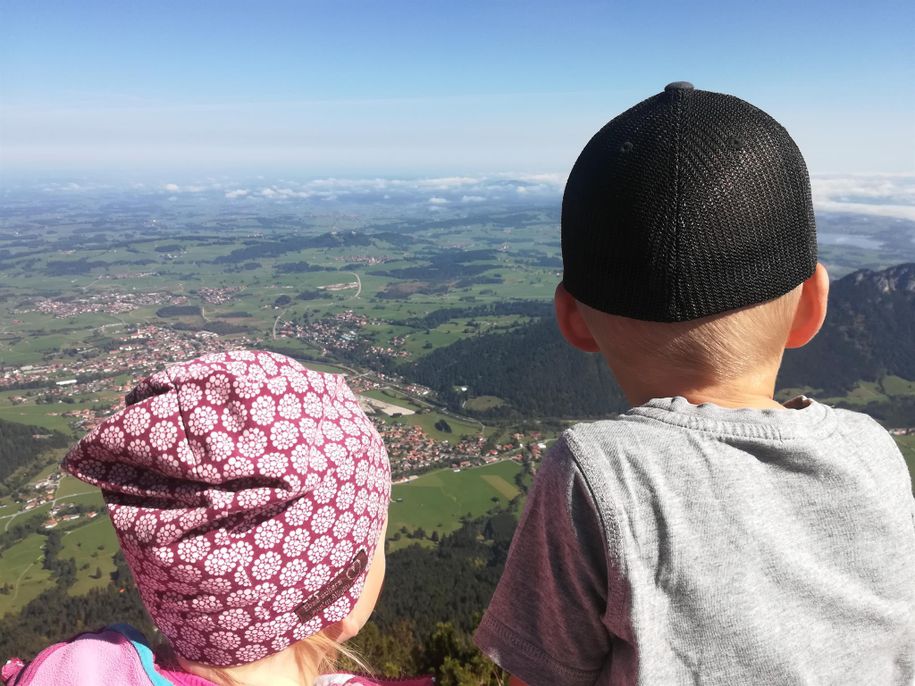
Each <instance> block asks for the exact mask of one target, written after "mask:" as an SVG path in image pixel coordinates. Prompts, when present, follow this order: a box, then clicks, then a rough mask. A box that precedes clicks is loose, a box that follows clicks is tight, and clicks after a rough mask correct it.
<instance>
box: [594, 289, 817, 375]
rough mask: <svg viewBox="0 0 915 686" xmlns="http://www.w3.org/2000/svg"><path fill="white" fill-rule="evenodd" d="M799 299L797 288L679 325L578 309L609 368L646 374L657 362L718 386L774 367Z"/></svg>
mask: <svg viewBox="0 0 915 686" xmlns="http://www.w3.org/2000/svg"><path fill="white" fill-rule="evenodd" d="M800 293H801V287H800V286H798V287H797V288H794V289H792V290H791V291H789V292H787V293H785V294H784V295H782V296H779V297H778V298H774V299H772V300H768V301H766V302H763V303H758V304H756V305H749V306H747V307H742V308H739V309H736V310H729V311H727V312H722V313H720V314H715V315H711V316H708V317H703V318H701V319H694V320H690V321H685V322H663V323H662V322H650V321H642V320H639V319H631V318H629V317H622V316H619V315H613V314H606V313H604V312H601V311H599V310H595V309H594V308H591V307H588V306H587V305H584V304H582V303H579V307H580V308H581V310H582V315H583V316H584V318H585V319H586V321H587V323H588V326H589V328H590V329H591V330H592V332H593V333H595V334H596V337H597V338H598V339H599V340H600V341H601V343H602V349H604V348H605V350H604V352H605V353H606V354H607V355H608V358H609V361H610V363H611V365H614V364H624V365H626V366H629V367H632V366H634V365H638V366H640V367H643V368H644V369H646V371H648V370H649V369H651V367H650V366H649V365H650V364H651V360H652V359H655V360H662V361H663V362H664V368H665V370H666V371H667V372H670V371H673V370H676V371H678V372H680V373H682V374H684V375H688V376H692V377H695V378H697V379H702V380H703V381H715V382H721V381H728V380H733V379H736V378H740V377H745V376H748V375H755V374H758V373H760V372H763V371H766V370H769V369H771V368H772V367H773V366H774V367H775V368H777V367H778V365H779V364H780V363H781V357H782V353H783V351H784V348H785V342H786V341H787V339H788V334H789V332H790V329H791V324H792V321H793V320H794V314H795V311H796V309H797V305H798V301H799V300H800ZM649 373H650V372H649Z"/></svg>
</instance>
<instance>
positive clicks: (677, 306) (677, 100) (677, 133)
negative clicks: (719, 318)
mask: <svg viewBox="0 0 915 686" xmlns="http://www.w3.org/2000/svg"><path fill="white" fill-rule="evenodd" d="M683 97H684V96H683V95H682V93H680V92H677V93H676V95H675V96H674V108H675V109H674V120H675V122H676V124H675V128H674V193H675V198H674V241H673V242H674V259H673V264H674V273H673V287H674V288H673V291H674V298H673V301H674V310H675V312H674V317H675V318H679V317H681V316H683V303H682V300H683V293H682V290H683V289H682V287H681V284H680V281H681V277H682V275H681V271H680V239H681V238H682V236H681V235H680V234H681V231H680V224H681V212H682V206H681V198H682V195H683V194H682V192H681V188H680V138H681V124H682V113H681V105H682V102H683Z"/></svg>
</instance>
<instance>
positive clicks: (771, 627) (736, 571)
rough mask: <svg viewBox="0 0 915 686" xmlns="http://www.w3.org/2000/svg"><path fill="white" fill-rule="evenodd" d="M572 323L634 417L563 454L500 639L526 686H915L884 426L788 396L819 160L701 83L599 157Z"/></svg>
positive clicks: (633, 119) (569, 240) (815, 305)
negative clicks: (779, 389)
mask: <svg viewBox="0 0 915 686" xmlns="http://www.w3.org/2000/svg"><path fill="white" fill-rule="evenodd" d="M562 251H563V269H564V273H563V282H562V283H561V284H560V285H559V286H558V287H557V289H556V298H555V304H556V314H557V318H558V322H559V327H560V329H561V331H562V333H563V335H564V336H565V338H566V339H567V340H568V342H569V343H571V344H572V345H573V346H575V347H576V348H579V349H581V350H585V351H589V352H597V351H599V352H600V353H601V354H602V355H603V356H604V358H605V359H606V361H607V363H608V364H609V365H610V367H611V368H612V370H613V372H614V374H615V376H616V378H617V380H618V382H619V384H620V386H621V387H622V389H623V391H624V393H625V394H626V397H627V399H628V400H629V402H630V403H631V404H632V405H633V409H631V410H630V411H629V412H627V413H625V414H623V415H621V416H619V417H618V418H616V419H613V420H607V421H599V422H595V423H592V424H578V425H576V426H574V427H572V428H571V429H569V430H568V431H566V432H565V433H564V434H563V435H562V437H561V438H560V440H559V441H558V442H557V444H556V446H555V447H554V448H553V449H552V450H551V451H550V452H549V453H548V454H547V455H546V457H545V458H544V460H543V464H542V466H541V468H540V471H539V472H538V474H537V478H536V480H535V484H534V487H533V489H532V492H531V494H530V498H529V500H528V503H527V506H526V510H525V513H524V516H523V517H522V520H521V522H520V524H519V527H518V531H517V533H516V534H515V539H514V541H513V543H512V548H511V552H510V554H509V558H508V562H507V564H506V568H505V572H504V575H503V577H502V580H501V581H500V583H499V586H498V588H497V590H496V592H495V595H494V596H493V600H492V603H491V605H490V607H489V609H488V610H487V612H486V614H485V616H484V618H483V621H482V623H481V624H480V627H479V629H478V630H477V634H476V637H475V638H476V641H477V643H478V645H479V646H480V647H481V648H482V649H483V651H484V652H486V653H487V654H489V655H490V656H491V657H492V658H493V659H494V660H495V661H496V662H497V663H499V664H500V665H501V666H502V667H504V668H505V669H507V670H508V671H509V672H511V673H512V674H514V675H515V676H514V677H513V680H512V683H519V681H518V680H519V679H520V680H523V682H526V683H528V684H531V686H542V685H550V686H555V685H557V684H562V685H566V684H568V685H575V686H577V685H578V684H650V685H654V684H660V685H663V686H667V685H675V684H728V685H730V684H740V685H741V686H745V685H748V684H760V685H762V684H766V685H772V684H880V685H884V684H912V683H915V582H913V579H912V570H913V569H915V519H913V518H915V507H913V499H912V491H911V484H910V480H909V476H908V473H907V471H906V467H905V464H904V462H903V460H902V457H901V455H900V453H899V450H898V449H897V448H896V446H895V444H894V442H893V440H892V439H891V438H890V436H889V435H888V434H887V433H886V432H885V431H884V430H883V429H882V428H881V427H880V426H879V425H877V424H876V422H874V421H873V420H872V419H870V418H869V417H867V416H865V415H862V414H857V413H853V412H848V411H844V410H833V409H831V408H829V407H826V406H824V405H821V404H819V403H817V402H815V401H813V400H810V399H807V398H803V397H800V398H795V399H794V400H792V401H790V402H788V403H786V404H785V405H780V404H779V403H777V402H776V401H775V400H774V399H773V393H774V388H775V378H776V374H777V372H778V368H779V365H780V363H781V358H782V353H783V350H784V349H785V348H792V347H799V346H802V345H804V344H805V343H807V341H809V340H810V339H811V338H812V337H813V336H814V335H815V334H816V333H817V331H818V330H819V328H820V325H821V324H822V322H823V319H824V317H825V314H826V297H827V291H828V287H829V281H828V278H827V276H826V272H825V270H824V269H823V267H822V266H821V265H818V264H817V262H816V236H815V228H814V219H813V209H812V205H811V199H810V186H809V180H808V176H807V170H806V166H805V165H804V161H803V158H802V157H801V155H800V152H799V151H798V149H797V146H796V145H795V144H794V141H792V140H791V138H790V137H789V136H788V134H787V132H786V131H785V130H784V129H783V128H782V127H781V126H780V125H779V124H778V123H777V122H775V121H774V120H773V119H772V118H771V117H769V116H768V115H767V114H765V113H764V112H762V111H761V110H759V109H757V108H755V107H753V106H752V105H750V104H748V103H746V102H744V101H742V100H739V99H738V98H735V97H732V96H728V95H723V94H719V93H711V92H706V91H700V90H695V89H694V88H693V87H692V85H691V84H688V83H685V82H677V83H673V84H670V85H669V86H667V87H666V88H665V90H664V92H662V93H659V94H658V95H655V96H653V97H651V98H648V99H647V100H645V101H643V102H641V103H639V104H637V105H636V106H635V107H633V108H631V109H629V110H627V111H626V112H624V113H623V114H621V115H619V116H618V117H616V118H615V119H613V120H612V121H611V122H610V123H608V124H607V125H606V126H605V127H604V128H603V129H601V130H600V131H599V132H598V133H597V134H596V135H595V136H594V137H593V138H592V139H591V141H590V142H589V143H588V145H587V146H586V147H585V149H584V150H583V151H582V153H581V155H580V157H579V158H578V161H577V162H576V164H575V167H574V168H573V169H572V172H571V174H570V176H569V180H568V184H567V186H566V191H565V196H564V198H563V207H562Z"/></svg>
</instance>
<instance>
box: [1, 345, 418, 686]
mask: <svg viewBox="0 0 915 686" xmlns="http://www.w3.org/2000/svg"><path fill="white" fill-rule="evenodd" d="M63 468H64V469H65V470H66V471H67V472H69V473H71V474H73V475H74V476H76V477H77V478H79V479H82V480H83V481H86V482H88V483H91V484H95V485H97V486H99V487H100V488H101V489H102V493H103V495H104V497H105V501H106V503H107V505H108V512H109V515H110V517H111V521H112V523H113V525H114V528H115V530H116V531H117V534H118V538H119V540H120V543H121V548H122V550H123V552H124V557H125V558H126V560H127V563H128V564H129V566H130V568H131V570H132V571H133V575H134V578H135V580H136V584H137V588H138V589H139V592H140V595H141V597H142V599H143V603H144V605H145V606H146V609H147V610H148V611H149V615H150V617H151V618H152V620H153V622H154V624H155V625H156V627H157V628H158V630H159V631H160V632H161V634H162V635H163V636H164V637H165V638H166V639H167V646H168V650H167V651H161V650H160V651H159V652H157V653H154V652H153V651H152V650H151V649H150V647H149V645H148V644H147V642H146V640H145V638H144V637H143V636H142V635H141V634H140V633H139V632H138V631H137V630H136V629H134V628H133V627H131V626H129V625H113V626H109V627H106V628H105V629H103V630H101V631H98V632H95V633H86V634H82V635H80V636H77V637H75V638H73V639H71V640H70V641H67V642H65V643H58V644H56V645H54V646H51V647H49V648H47V649H45V650H44V651H42V652H41V653H40V654H39V655H38V656H37V657H36V658H35V660H34V661H32V662H31V663H30V664H29V665H23V663H22V662H21V661H18V660H14V661H10V662H8V663H7V665H6V666H5V667H4V668H3V672H2V678H3V681H4V683H6V684H7V685H8V686H45V685H47V686H51V685H53V686H71V685H72V686H76V685H77V684H91V685H92V686H109V685H114V684H117V685H118V686H135V685H138V684H143V685H144V686H150V685H152V686H169V685H173V686H214V685H217V686H261V685H263V686H268V685H269V686H287V685H288V686H292V685H295V686H332V685H340V684H346V685H347V686H371V685H373V684H380V683H383V682H379V681H376V680H373V679H372V678H370V677H365V676H355V675H351V674H333V673H330V672H332V671H333V662H334V658H335V657H336V656H337V655H338V654H340V653H341V652H342V653H346V651H345V649H343V648H342V647H341V644H342V643H343V642H344V641H346V640H347V639H349V638H351V637H352V636H354V635H355V634H356V633H357V632H358V631H359V630H360V629H361V628H362V626H363V625H364V624H365V622H366V621H367V620H368V618H369V615H370V614H371V612H372V609H373V608H374V606H375V602H376V600H377V598H378V593H379V591H380V590H381V582H382V579H383V577H384V568H385V565H384V530H385V524H386V515H387V503H388V500H389V497H390V490H391V477H390V466H389V464H388V458H387V453H386V452H385V449H384V446H383V444H382V442H381V438H380V437H379V436H378V433H377V432H376V430H375V428H374V427H373V426H372V424H371V422H370V421H369V420H368V418H367V417H366V416H365V414H364V413H363V412H362V410H361V409H360V407H359V405H358V403H357V401H356V398H355V397H354V396H353V394H352V392H351V391H350V389H349V388H348V387H347V386H346V383H345V382H344V380H343V377H342V376H337V375H332V374H323V373H320V372H315V371H311V370H308V369H305V368H304V367H302V366H301V365H300V364H299V363H297V362H295V361H294V360H291V359H289V358H286V357H283V356H282V355H277V354H274V353H270V352H250V351H238V352H230V353H218V354H213V355H206V356H204V357H201V358H199V359H196V360H192V361H190V362H186V363H183V364H177V365H174V366H171V367H169V368H167V369H166V370H164V371H162V372H159V373H157V374H153V375H152V376H150V377H148V378H146V379H144V380H143V381H142V382H140V384H139V385H138V386H137V387H136V388H135V389H134V390H133V391H131V392H130V393H129V394H128V396H127V407H126V408H125V409H123V410H121V411H120V412H118V413H117V414H115V415H114V416H112V417H109V418H108V419H106V420H104V421H103V422H102V423H101V424H99V426H98V427H96V428H95V429H94V430H93V431H92V432H90V433H89V434H88V435H87V436H86V437H85V438H83V439H82V440H81V441H80V442H79V443H78V444H77V445H76V446H75V447H74V448H73V449H72V450H71V451H70V452H69V453H68V455H67V456H66V458H65V459H64V464H63ZM397 683H398V684H400V686H409V685H410V684H415V685H416V686H420V685H422V686H425V685H427V684H431V683H432V680H431V679H429V678H421V679H415V680H406V681H404V680H399V681H398V682H397Z"/></svg>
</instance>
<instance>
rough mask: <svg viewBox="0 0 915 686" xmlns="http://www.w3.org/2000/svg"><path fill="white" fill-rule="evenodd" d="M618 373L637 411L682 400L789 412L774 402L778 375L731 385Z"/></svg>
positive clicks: (754, 378)
mask: <svg viewBox="0 0 915 686" xmlns="http://www.w3.org/2000/svg"><path fill="white" fill-rule="evenodd" d="M661 371H662V370H658V372H661ZM776 371H777V370H776ZM614 373H615V375H616V378H617V381H619V384H620V387H621V388H622V389H623V393H624V394H625V396H626V399H627V400H628V401H629V403H630V404H631V405H632V406H633V407H635V406H638V405H644V404H645V403H647V402H648V401H649V400H651V399H652V398H669V397H675V396H681V397H683V398H686V399H687V400H688V401H689V402H691V403H692V404H694V405H701V404H702V403H713V404H715V405H718V406H719V407H729V408H751V409H781V410H783V409H785V406H784V405H782V404H781V403H779V402H778V401H777V400H775V399H774V395H775V373H764V374H760V375H758V376H753V377H748V378H738V379H729V380H727V381H697V380H695V379H690V378H680V377H678V376H677V375H676V374H673V373H671V374H664V373H654V374H648V375H645V374H642V375H639V374H628V373H626V371H623V370H619V369H614Z"/></svg>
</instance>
